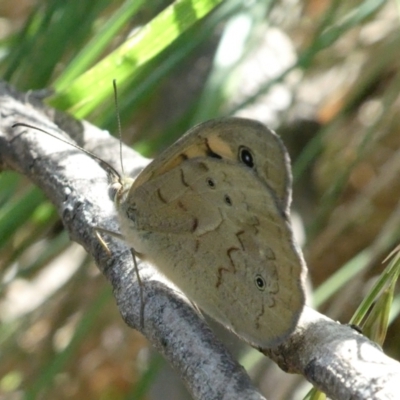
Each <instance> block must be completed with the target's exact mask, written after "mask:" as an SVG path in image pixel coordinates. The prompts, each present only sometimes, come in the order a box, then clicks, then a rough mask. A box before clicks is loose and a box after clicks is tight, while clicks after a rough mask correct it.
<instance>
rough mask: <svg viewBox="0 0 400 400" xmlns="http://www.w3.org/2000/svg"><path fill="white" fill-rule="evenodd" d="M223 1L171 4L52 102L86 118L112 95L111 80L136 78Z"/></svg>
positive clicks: (53, 98) (51, 100) (121, 81)
mask: <svg viewBox="0 0 400 400" xmlns="http://www.w3.org/2000/svg"><path fill="white" fill-rule="evenodd" d="M221 1H222V0H181V1H177V2H175V3H174V4H172V5H171V6H169V7H167V8H166V9H165V10H164V11H163V12H161V13H160V14H159V15H158V16H157V17H156V18H154V19H153V20H152V21H151V22H150V23H148V24H147V25H146V26H145V27H143V28H142V29H141V30H140V32H138V33H137V34H136V35H134V36H133V37H132V38H130V39H129V40H127V41H126V42H125V43H124V44H122V45H121V46H120V47H119V48H118V49H116V50H115V51H114V52H113V53H111V54H110V55H109V56H107V57H106V58H105V59H103V60H102V61H100V62H99V63H98V64H97V65H96V66H95V67H93V68H92V69H90V70H89V71H87V72H86V73H85V74H83V75H81V76H80V77H79V78H77V79H76V80H75V81H73V82H72V83H71V84H70V85H69V86H68V88H67V89H65V90H63V91H61V92H60V93H56V94H55V95H54V96H53V97H52V98H51V99H49V103H50V104H51V105H52V106H53V107H55V108H59V109H62V110H67V111H68V112H70V113H72V114H73V115H75V117H77V118H83V117H85V116H86V115H87V114H88V113H90V112H91V111H93V110H94V108H95V107H97V105H98V104H99V103H101V102H103V101H104V100H105V99H110V98H112V85H111V82H112V80H113V79H114V78H116V77H117V78H118V83H119V85H120V86H123V85H124V84H125V82H126V81H128V80H131V81H133V80H134V79H135V77H136V76H137V75H138V72H139V68H140V67H142V66H143V65H144V64H145V63H147V62H148V61H150V60H151V59H152V58H154V57H155V56H156V55H157V54H158V53H160V52H161V51H162V50H164V49H165V48H166V47H167V46H168V45H170V44H171V43H172V42H173V41H174V40H175V39H176V38H177V37H178V36H179V35H180V34H181V33H182V32H184V31H185V30H187V29H188V28H189V27H191V26H192V25H193V24H194V23H195V22H197V21H199V20H200V19H201V18H203V17H204V16H205V15H206V14H208V13H209V12H210V11H212V10H213V9H214V8H215V7H216V6H217V5H218V4H219V3H221Z"/></svg>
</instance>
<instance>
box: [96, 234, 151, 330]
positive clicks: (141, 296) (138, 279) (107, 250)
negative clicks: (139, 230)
mask: <svg viewBox="0 0 400 400" xmlns="http://www.w3.org/2000/svg"><path fill="white" fill-rule="evenodd" d="M95 232H96V236H97V238H98V239H99V242H100V244H101V245H102V246H103V248H104V250H105V251H106V252H107V254H108V255H109V256H111V251H110V249H109V248H108V246H107V243H106V242H105V241H104V239H103V238H102V237H101V234H100V233H105V234H107V235H110V236H112V237H115V238H117V239H119V240H124V239H125V238H124V236H123V235H121V234H120V233H118V232H113V231H109V230H108V229H104V228H95ZM130 252H131V254H132V259H133V266H134V268H135V273H136V278H137V281H138V284H139V290H140V322H139V323H140V327H141V328H142V329H143V327H144V296H143V283H142V279H141V278H140V274H139V268H138V265H137V258H136V251H135V249H133V248H131V249H130Z"/></svg>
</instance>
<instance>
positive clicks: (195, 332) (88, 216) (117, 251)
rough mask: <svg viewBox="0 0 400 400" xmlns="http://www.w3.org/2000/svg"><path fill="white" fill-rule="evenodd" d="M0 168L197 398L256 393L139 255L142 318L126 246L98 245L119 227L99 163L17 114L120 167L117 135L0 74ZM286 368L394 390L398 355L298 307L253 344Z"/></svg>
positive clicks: (138, 163)
mask: <svg viewBox="0 0 400 400" xmlns="http://www.w3.org/2000/svg"><path fill="white" fill-rule="evenodd" d="M0 112H1V114H0V115H1V118H0V167H2V168H3V169H11V170H15V171H18V172H20V173H21V174H24V175H26V176H27V177H28V178H29V179H31V180H32V181H33V182H34V183H35V184H36V185H38V186H39V187H40V188H41V189H42V190H43V191H44V192H45V193H46V195H47V196H48V198H49V199H50V200H51V201H52V203H53V204H54V205H55V206H56V208H57V210H58V212H59V215H60V217H61V219H62V221H63V223H64V226H65V228H66V229H67V230H68V232H69V235H70V237H71V239H72V240H74V241H76V242H78V243H80V244H81V245H82V246H83V247H84V248H85V249H86V251H87V252H88V253H90V254H91V255H92V256H93V258H94V259H95V261H96V263H97V265H98V266H99V268H100V270H101V271H102V273H103V274H104V275H105V276H106V278H107V279H108V280H109V281H110V283H111V285H112V287H113V291H114V296H115V299H116V302H117V305H118V308H119V311H120V313H121V315H122V317H123V319H124V320H125V322H126V323H127V325H129V326H130V327H132V328H135V329H138V330H140V331H141V332H142V333H143V334H144V335H145V336H146V337H147V339H148V340H149V341H150V342H151V343H152V344H153V345H154V346H155V347H156V348H157V349H158V350H159V351H160V352H161V353H162V354H163V355H164V356H165V357H166V358H167V359H168V361H169V362H170V363H171V365H172V366H173V367H174V368H175V369H176V370H177V371H178V373H179V374H180V376H181V377H182V379H183V381H184V382H185V384H186V386H187V387H188V389H189V391H190V392H191V394H192V396H193V398H195V399H205V400H213V399H263V398H264V397H263V396H262V395H261V394H260V393H259V392H258V391H257V389H255V388H254V386H253V385H252V383H251V381H250V379H249V377H248V376H247V375H246V373H245V371H244V369H243V368H242V367H241V366H240V365H239V364H238V363H237V362H236V361H235V360H234V359H233V358H232V356H231V355H230V353H229V352H228V351H227V350H226V349H225V347H224V346H223V344H222V343H220V342H219V341H218V340H217V339H216V338H215V336H214V335H213V333H212V332H211V330H210V329H209V327H208V326H207V324H206V323H205V321H204V320H203V319H202V318H201V317H200V316H199V315H198V313H197V312H196V310H194V309H193V307H192V306H191V305H190V302H188V301H187V299H185V298H184V297H183V296H182V295H181V294H180V293H179V292H178V291H176V290H174V289H173V288H172V287H171V286H170V285H169V284H168V283H166V282H165V281H163V279H162V278H161V277H160V276H159V275H158V274H157V273H156V272H155V271H154V269H153V268H152V267H151V266H149V265H147V264H146V263H143V262H141V263H139V268H140V275H141V278H142V280H143V281H144V304H145V308H144V324H143V327H141V326H140V324H139V321H140V318H139V316H140V296H139V292H140V291H139V286H138V284H137V280H136V276H135V272H134V269H133V263H132V257H131V254H130V251H129V249H128V248H127V247H126V246H125V245H124V244H123V243H121V242H119V241H118V240H116V239H114V238H112V237H107V238H106V239H107V243H108V245H109V248H110V250H111V253H112V255H111V256H109V255H107V253H106V252H105V250H104V248H103V247H102V246H101V245H100V243H99V241H98V239H97V237H96V235H95V231H94V229H93V228H94V227H101V228H104V229H107V230H110V231H118V224H117V222H116V214H115V212H114V208H113V204H112V201H111V200H110V199H109V196H108V181H107V175H106V173H105V171H104V170H103V169H102V168H100V166H99V164H98V163H97V162H96V161H94V160H93V159H91V158H90V157H89V156H87V155H86V154H84V153H82V152H80V151H79V150H77V149H74V148H72V147H71V146H69V145H68V144H65V143H62V142H61V141H58V140H56V139H54V138H52V137H50V136H48V135H45V134H43V133H41V132H38V131H35V130H32V129H27V128H23V127H19V128H17V129H13V128H12V125H13V124H14V123H17V122H22V123H28V124H31V125H34V126H36V127H39V128H42V129H45V130H47V131H49V132H51V133H55V134H56V135H60V136H63V137H64V138H65V139H67V140H69V141H71V139H72V140H74V141H75V142H76V143H78V144H79V145H80V146H82V147H84V148H85V149H87V150H90V151H92V152H94V153H95V154H96V155H98V156H100V157H101V158H102V159H104V160H105V161H107V162H109V163H110V164H112V165H113V166H114V167H115V168H117V169H118V168H119V165H118V164H119V161H118V160H119V157H117V156H116V155H118V154H119V143H118V141H117V140H116V139H114V138H112V137H111V136H109V134H108V133H107V132H104V131H101V130H99V129H98V128H96V127H94V126H92V125H90V124H89V123H87V122H82V123H81V122H77V121H75V120H73V119H72V118H70V117H67V116H65V115H64V114H61V113H59V112H56V111H54V110H52V109H50V108H46V107H44V106H43V105H42V104H41V102H40V101H39V100H38V99H35V98H34V96H33V95H29V94H25V95H21V94H19V93H17V92H15V91H14V90H12V89H11V88H10V87H9V86H8V85H6V84H4V83H0ZM123 159H124V163H125V171H126V172H128V173H129V174H130V175H132V176H135V175H137V173H138V172H139V171H140V170H141V168H143V166H144V165H145V164H146V163H147V160H145V159H143V158H142V157H141V156H139V155H138V154H137V153H135V152H134V151H132V150H130V149H128V148H125V147H124V148H123ZM261 351H262V352H263V353H264V354H266V355H268V356H269V357H270V358H272V359H273V360H274V361H275V362H277V363H278V365H279V366H280V367H281V368H282V369H283V370H285V371H288V372H292V373H299V374H302V375H304V376H305V378H306V379H308V380H309V381H310V382H312V383H313V384H315V385H316V386H317V387H319V388H320V389H321V390H322V391H324V392H325V393H327V394H328V395H329V396H330V397H331V398H333V399H341V400H342V399H395V398H399V397H400V395H397V393H398V389H397V388H398V387H399V382H400V364H399V363H398V362H397V361H395V360H393V359H391V358H389V357H387V356H386V355H385V354H384V353H382V351H381V350H380V349H379V348H378V347H377V346H376V345H375V344H374V343H372V342H371V341H369V340H368V339H367V338H365V337H364V336H363V335H361V334H359V333H357V332H356V331H354V330H353V329H351V328H349V327H347V326H343V325H340V324H338V323H336V322H334V321H332V320H330V319H328V318H326V317H325V316H323V315H321V314H319V313H317V312H316V311H314V310H311V309H309V308H305V310H304V313H303V315H302V317H301V319H300V323H299V325H298V328H297V329H296V331H295V332H294V333H293V334H292V335H291V337H290V338H289V339H288V340H287V341H286V342H285V343H283V344H282V345H280V346H279V347H277V348H275V349H264V350H261Z"/></svg>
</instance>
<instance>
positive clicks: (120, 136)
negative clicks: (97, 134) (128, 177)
mask: <svg viewBox="0 0 400 400" xmlns="http://www.w3.org/2000/svg"><path fill="white" fill-rule="evenodd" d="M113 87H114V104H115V112H116V114H117V124H118V136H119V162H120V163H121V171H122V175H123V176H125V170H124V163H123V160H122V129H121V116H120V113H119V105H118V90H117V80H116V79H113Z"/></svg>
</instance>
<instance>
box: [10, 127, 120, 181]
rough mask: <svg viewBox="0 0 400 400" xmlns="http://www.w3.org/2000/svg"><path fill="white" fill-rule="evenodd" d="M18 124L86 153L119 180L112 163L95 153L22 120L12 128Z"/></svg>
mask: <svg viewBox="0 0 400 400" xmlns="http://www.w3.org/2000/svg"><path fill="white" fill-rule="evenodd" d="M19 126H23V127H25V128H30V129H35V130H37V131H40V132H43V133H45V134H46V135H49V136H51V137H53V138H55V139H57V140H60V141H61V142H64V143H66V144H68V145H70V146H72V147H75V149H78V150H80V151H81V152H83V153H85V154H87V155H88V156H89V157H91V158H92V159H94V160H96V161H97V162H98V163H99V164H100V166H101V167H102V168H103V169H105V170H106V171H107V173H108V175H110V176H111V178H112V179H113V180H117V181H118V182H120V181H121V175H120V173H119V172H118V171H117V170H116V169H115V168H114V167H113V166H112V165H110V164H109V163H108V162H106V161H104V160H102V159H101V158H100V157H98V156H96V155H95V154H93V153H91V152H90V151H88V150H85V149H84V148H82V147H80V146H78V145H77V144H74V143H72V142H69V141H68V140H65V139H64V138H61V137H58V136H56V135H54V134H53V133H50V132H47V131H45V130H44V129H41V128H38V127H37V126H33V125H29V124H25V123H23V122H17V123H16V124H14V125H12V128H17V127H19Z"/></svg>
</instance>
